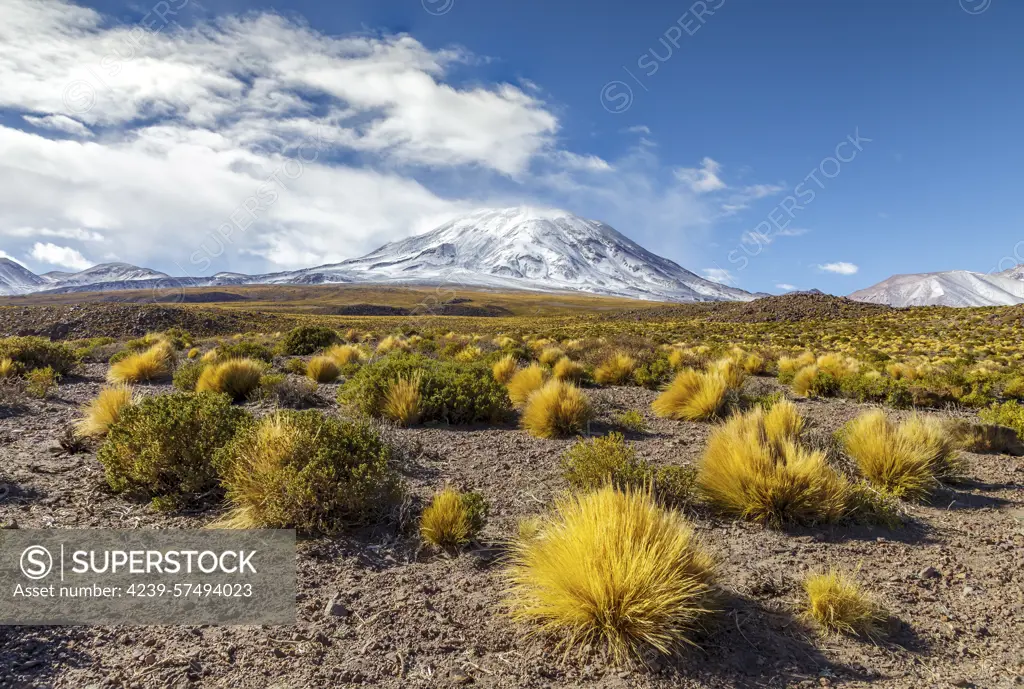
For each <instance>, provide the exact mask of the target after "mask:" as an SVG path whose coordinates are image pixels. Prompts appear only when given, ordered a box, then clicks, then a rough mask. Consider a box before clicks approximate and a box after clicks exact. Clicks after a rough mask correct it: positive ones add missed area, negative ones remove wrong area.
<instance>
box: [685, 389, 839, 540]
mask: <svg viewBox="0 0 1024 689" xmlns="http://www.w3.org/2000/svg"><path fill="white" fill-rule="evenodd" d="M801 431H802V422H801V421H799V420H798V415H797V414H796V411H795V409H793V408H792V403H790V402H780V403H778V404H776V405H775V406H774V407H773V408H772V409H771V410H770V411H768V412H766V411H764V410H763V409H762V408H760V407H757V408H755V409H753V410H752V411H750V412H748V413H746V414H742V415H735V416H733V417H732V418H730V419H729V420H728V421H726V422H725V423H724V424H723V425H721V426H719V427H718V428H716V429H715V430H714V431H713V432H712V433H711V437H710V438H709V439H708V443H707V448H706V449H705V451H704V456H703V458H702V459H701V462H700V467H699V472H698V475H697V482H698V486H699V488H700V490H701V492H702V493H703V494H704V496H705V498H706V499H707V500H708V502H709V503H711V504H712V505H714V506H715V507H717V508H718V509H719V510H721V511H723V512H725V513H727V514H732V515H735V516H737V517H741V518H743V519H747V520H750V521H754V522H758V523H762V524H768V525H770V526H781V525H783V524H789V523H815V522H827V521H832V520H835V519H838V518H839V517H841V516H842V515H843V513H844V511H845V509H846V503H847V487H848V483H847V481H846V480H845V479H844V478H843V477H842V476H841V475H840V474H839V473H837V472H836V471H835V470H834V469H833V468H832V467H831V466H830V465H829V463H828V461H827V460H826V457H825V454H824V453H822V452H817V451H814V450H809V449H807V448H805V447H803V446H802V445H801V444H800V433H801Z"/></svg>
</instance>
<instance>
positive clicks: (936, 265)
mask: <svg viewBox="0 0 1024 689" xmlns="http://www.w3.org/2000/svg"><path fill="white" fill-rule="evenodd" d="M166 2H167V5H165V7H171V8H175V9H176V13H175V14H173V15H168V14H166V12H165V13H163V15H164V16H163V18H161V17H157V16H154V14H153V10H154V5H153V4H150V3H149V2H148V0H147V1H146V2H143V3H140V2H132V3H125V2H121V1H113V0H110V1H108V0H103V1H99V0H96V1H93V2H84V1H82V2H78V3H74V4H72V3H68V2H64V1H63V0H38V2H36V0H30V1H29V0H11V2H10V3H5V7H6V9H3V10H0V14H3V13H8V14H11V16H5V17H2V19H4V22H3V23H4V24H5V25H6V26H7V31H9V32H11V35H9V36H2V35H0V39H4V40H0V43H4V44H8V49H9V50H12V51H13V50H17V51H18V52H17V55H16V56H15V57H16V58H17V59H19V60H21V62H22V64H21V67H20V69H19V73H20V74H21V75H22V76H21V77H20V79H22V80H19V81H15V82H13V85H14V87H13V88H11V89H8V90H7V91H8V93H7V94H6V95H4V94H0V154H2V155H0V160H2V161H6V162H0V176H2V177H0V179H4V180H5V184H4V185H3V186H4V188H5V189H6V190H7V191H6V196H5V195H4V192H0V203H2V204H3V206H4V210H2V211H0V250H2V251H3V252H4V254H5V255H9V256H12V257H14V258H16V259H17V260H20V261H22V262H24V263H25V264H26V265H28V266H29V267H30V268H32V269H34V270H39V271H42V270H50V269H55V268H61V269H67V268H72V267H76V266H78V265H81V264H83V263H89V262H95V261H100V260H108V259H111V258H118V259H121V260H127V261H131V262H136V263H142V264H147V265H150V266H152V267H155V268H159V269H163V270H166V271H168V272H173V273H181V272H188V273H190V274H202V272H203V271H211V272H215V271H217V270H244V271H262V270H272V269H284V268H290V267H299V266H300V265H309V264H313V263H322V262H326V261H329V260H338V259H340V258H345V257H349V256H352V255H357V254H360V253H365V251H367V250H369V249H372V248H374V247H375V246H376V245H379V244H381V243H383V241H385V240H389V239H395V238H398V237H400V236H403V235H405V234H408V233H409V232H412V231H420V230H424V229H428V228H429V227H430V226H431V223H433V222H435V221H437V220H439V219H444V218H446V217H450V216H451V215H453V214H457V213H459V212H464V211H465V210H468V209H469V208H471V207H476V206H479V205H491V204H506V203H537V204H545V205H554V206H559V207H564V208H567V209H569V210H572V211H574V212H576V213H578V214H580V215H584V216H588V217H597V218H600V219H603V220H606V221H608V222H610V223H611V224H612V225H614V226H615V227H616V228H617V229H619V230H620V231H622V232H624V233H625V234H627V235H629V236H631V237H632V238H634V239H635V240H637V241H638V242H640V243H641V244H643V245H645V246H647V247H648V248H650V249H651V250H653V251H655V252H657V253H661V254H663V255H665V256H668V257H669V258H672V259H674V260H676V261H678V262H679V263H681V264H682V265H684V266H685V267H687V268H689V269H691V270H694V271H695V272H698V273H702V274H706V275H709V276H712V277H715V278H717V279H721V280H728V281H730V282H731V283H732V284H735V285H737V286H739V287H742V288H744V289H748V290H752V291H756V290H761V291H770V292H780V291H783V290H784V289H787V288H786V287H779V286H780V285H788V286H793V287H797V288H801V289H805V288H811V287H818V288H820V289H823V290H825V291H829V292H833V293H837V294H846V293H849V292H851V291H853V290H855V289H859V288H862V287H866V286H868V285H870V284H873V283H875V282H877V281H879V280H882V279H884V278H886V277H888V276H889V275H892V274H894V273H910V272H925V271H933V270H947V269H953V268H962V269H970V270H978V271H989V270H992V269H993V268H996V267H997V266H998V267H1001V268H1008V267H1010V266H1011V264H1013V263H1015V262H1017V260H1016V259H1018V258H1019V260H1021V261H1024V244H1020V243H1021V242H1022V241H1024V204H1022V203H1021V202H1020V201H1019V200H1018V199H1019V185H1020V181H1021V175H1020V174H1019V173H1018V171H1017V165H1018V159H1019V157H1020V154H1021V152H1022V150H1024V146H1022V141H1021V134H1020V122H1022V121H1024V93H1022V90H1021V88H1020V78H1021V70H1022V68H1024V43H1022V42H1021V41H1020V39H1019V27H1021V26H1024V5H1021V4H1020V3H1015V2H1011V1H1010V0H961V1H958V0H933V1H927V2H926V1H924V0H905V1H902V2H889V1H885V2H883V1H881V0H879V1H877V2H874V1H853V0H850V1H840V0H833V1H831V2H765V1H760V2H758V1H755V0H707V1H706V2H703V3H700V2H699V3H696V4H690V3H687V2H683V3H663V2H646V3H616V2H605V1H604V0H595V1H593V2H588V3H582V2H575V1H573V2H568V1H567V2H561V3H551V2H540V1H534V0H523V1H520V2H515V3H494V2H482V1H480V0H477V1H475V2H471V1H470V0H423V1H422V2H420V0H415V1H411V0H396V1H394V2H379V1H370V0H350V1H347V2H345V3H324V2H314V1H313V0H292V1H291V2H284V1H279V2H274V3H270V2H239V1H235V0H202V2H201V3H200V0H166ZM8 4H9V5H10V6H9V7H8V6H7V5H8ZM12 13H15V14H12ZM157 14H161V13H159V12H158V13H157ZM268 18H270V20H269V21H268ZM225 22H228V24H225ZM232 22H233V23H232ZM140 24H141V25H145V26H147V27H149V31H150V33H148V34H144V35H143V34H138V33H132V31H133V30H136V31H137V30H138V27H139V26H140ZM3 31H4V29H0V33H2V32H3ZM15 34H16V35H15ZM133 35H134V36H142V38H140V39H137V42H136V45H135V47H134V48H133V49H132V50H131V51H130V54H126V53H125V52H123V51H122V50H121V49H119V48H117V47H116V46H117V45H118V44H119V42H120V44H125V43H124V41H125V37H126V36H127V37H129V38H130V37H131V36H133ZM403 36H405V37H406V38H403ZM408 41H411V43H408ZM14 42H18V43H19V45H17V46H14V45H11V44H12V43H14ZM125 45H126V44H125ZM111 46H115V47H111ZM0 50H3V49H0ZM33 51H34V52H33ZM112 51H113V54H114V55H115V56H116V57H115V58H114V59H113V60H111V59H110V58H111V54H112ZM381 55H383V56H384V57H380V56H381ZM311 56H312V57H311ZM353 56H355V57H353ZM396 56H397V57H396ZM0 57H3V56H0ZM239 61H242V62H241V64H245V65H247V66H248V67H247V68H246V70H243V71H245V74H244V75H243V76H238V75H239V74H241V72H240V69H239V67H238V64H240V62H239ZM246 61H248V62H246ZM2 62H3V60H0V63H2ZM15 64H18V63H17V62H15ZM83 64H85V65H89V64H93V65H94V69H92V70H91V71H84V72H83V71H82V68H81V65H83ZM41 65H46V67H42V66H41ZM396 65H397V67H396ZM289 66H294V69H295V70H296V71H297V72H299V71H301V73H302V74H303V79H302V80H300V81H301V83H295V80H293V79H291V78H290V77H287V75H286V72H287V69H289ZM321 67H322V69H323V71H322V74H321V72H320V71H319V70H320V68H321ZM115 68H116V69H115ZM115 72H116V73H115ZM232 74H233V75H236V77H237V80H236V82H235V83H230V80H228V79H226V78H221V77H222V75H223V76H224V77H227V76H230V75H232ZM282 74H285V76H282ZM0 77H2V78H4V83H5V84H8V83H12V81H11V80H12V79H14V78H15V75H13V74H11V75H0ZM321 77H322V78H321ZM341 79H355V80H358V81H359V88H358V90H357V91H353V90H352V89H351V88H349V87H348V86H347V85H346V86H344V87H343V88H342V87H339V86H338V80H341ZM29 80H31V83H30V81H29ZM239 83H240V84H242V85H243V87H244V88H242V89H239ZM264 83H272V87H268V88H267V92H268V93H272V96H271V97H270V98H262V95H265V94H262V93H261V94H260V95H261V98H260V99H258V100H257V99H255V98H253V97H252V93H253V91H255V90H256V89H255V87H256V86H257V85H260V84H264ZM374 84H380V85H382V88H384V90H385V91H387V92H388V96H387V97H386V98H377V96H376V95H375V93H374V92H373V91H372V88H373V86H372V85H374ZM161 85H164V86H166V88H163V87H161ZM385 85H386V86H385ZM366 89H370V91H369V92H367V91H366ZM243 91H244V92H245V94H244V98H243ZM339 94H341V95H339ZM293 101H294V102H293ZM286 102H287V107H286V106H285V105H282V104H283V103H286ZM296 103H298V105H296ZM353 103H355V104H356V105H355V106H353V105H352V104H353ZM396 103H397V105H396ZM286 111H287V112H286ZM296 113H300V114H301V117H299V116H298V115H296ZM382 113H384V114H383V115H382ZM318 117H319V118H321V119H322V120H323V121H326V122H329V127H328V129H327V130H326V134H325V133H324V131H325V130H323V129H320V130H319V131H318V132H314V131H313V130H311V129H309V127H310V126H312V125H311V124H310V123H312V122H316V121H318V120H317V118H318ZM26 118H28V119H26ZM424 121H426V122H429V125H424V126H421V124H420V123H421V122H424ZM317 126H318V127H319V125H317ZM310 137H313V139H311V138H310ZM310 140H315V141H316V142H317V143H316V144H315V146H316V154H315V156H316V160H315V161H311V162H309V163H308V168H307V169H305V170H304V171H303V173H302V174H301V176H300V177H298V178H297V180H296V181H295V182H294V183H293V184H292V183H290V184H288V185H282V186H280V187H279V191H280V198H279V199H275V201H274V204H273V208H269V210H268V211H267V212H266V213H262V212H261V216H260V217H259V218H258V220H257V222H256V223H255V224H253V225H252V227H251V229H250V228H246V229H245V230H244V231H238V232H234V233H233V234H232V236H231V237H230V239H229V241H228V242H227V244H228V245H227V246H226V247H224V248H223V250H221V249H216V250H215V249H213V247H214V244H212V243H211V242H210V241H209V240H208V239H205V238H204V234H208V233H209V232H210V231H211V230H213V229H215V228H217V227H221V226H223V224H224V223H223V219H224V218H223V216H225V215H227V216H229V217H230V216H231V214H232V208H234V207H235V206H237V205H238V204H239V203H241V202H242V200H243V199H244V198H246V197H247V195H248V194H249V192H247V191H246V189H248V188H249V187H247V183H250V182H252V181H253V180H255V181H256V182H257V183H258V182H259V181H260V180H261V179H265V175H264V172H266V171H268V170H274V169H276V167H280V165H279V164H280V163H281V161H282V160H286V159H287V157H288V156H292V157H294V156H295V155H296V153H295V152H296V151H298V150H300V149H301V146H302V145H304V144H305V145H307V146H308V145H309V143H308V142H309V141H310ZM844 141H846V142H850V141H856V142H857V145H856V146H855V145H853V144H851V143H847V144H844V145H842V147H840V148H839V149H838V151H837V146H840V144H842V142H844ZM268 142H270V143H268ZM837 155H838V156H839V157H841V158H842V159H843V160H844V161H845V162H841V161H838V159H837V158H836V156H837ZM23 160H24V161H25V162H22V161H23ZM247 165H248V166H250V167H246V166H247ZM220 166H223V168H222V167H220ZM812 173H814V174H815V177H814V178H811V179H808V175H809V174H812ZM240 175H241V176H242V178H240V177H239V176H240ZM246 175H248V177H245V176H246ZM142 180H145V184H144V185H143V181H142ZM162 180H163V181H162ZM800 184H803V185H804V186H803V187H798V185H800ZM137 185H138V186H137ZM1011 185H1012V186H1013V188H1012V189H1011ZM249 186H252V185H251V184H249ZM808 189H809V190H812V191H813V192H814V193H813V199H810V198H809V197H808V195H807V190H808ZM37 196H38V198H37ZM787 197H793V198H795V199H797V205H796V206H794V205H793V203H792V202H789V203H788V204H787V201H786V198H787ZM64 199H70V201H67V202H65V201H64ZM787 207H789V209H790V211H791V213H787V212H786V211H785V210H784V209H785V208H787ZM773 220H775V221H776V224H773V223H772V221H773ZM751 232H753V233H755V234H754V235H751V234H750V233H751ZM4 234H6V235H7V236H4ZM222 243H223V242H222ZM1018 244H1019V246H1018ZM197 255H198V256H199V260H197V258H196V257H197ZM854 267H856V272H854Z"/></svg>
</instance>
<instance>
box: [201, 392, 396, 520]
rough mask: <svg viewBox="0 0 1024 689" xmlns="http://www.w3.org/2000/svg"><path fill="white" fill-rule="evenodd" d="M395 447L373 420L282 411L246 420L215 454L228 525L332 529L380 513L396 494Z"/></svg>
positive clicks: (369, 518) (386, 507) (371, 518)
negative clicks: (228, 505)
mask: <svg viewBox="0 0 1024 689" xmlns="http://www.w3.org/2000/svg"><path fill="white" fill-rule="evenodd" d="M393 456H394V450H393V448H392V446H391V445H390V444H388V442H387V441H386V440H385V439H384V438H383V437H382V436H381V434H380V431H379V430H378V429H377V427H375V426H374V425H373V424H370V423H366V422H351V421H342V420H340V419H338V418H336V417H333V416H326V415H324V414H321V413H320V412H317V411H284V412H278V413H277V414H274V415H271V416H267V417H264V418H263V419H261V420H260V421H259V422H257V423H253V424H248V425H247V426H246V427H245V428H243V429H242V430H241V431H239V433H238V434H237V436H236V437H235V438H234V439H233V440H232V441H231V442H230V443H229V444H227V445H226V446H225V447H224V448H222V449H221V450H220V452H218V453H217V459H216V464H217V466H219V467H220V468H221V470H222V473H223V485H224V488H225V489H226V490H227V497H228V500H229V501H230V503H231V504H232V506H233V509H232V511H231V512H230V513H229V515H228V516H227V517H226V518H225V519H224V520H223V521H222V522H221V523H220V524H219V525H220V526H226V527H230V528H296V529H300V530H302V531H306V532H317V533H335V532H337V531H339V530H341V529H342V528H344V527H346V526H349V525H354V524H359V523H364V522H368V521H371V520H373V519H375V518H377V517H379V516H381V515H382V514H383V513H384V512H385V511H386V510H387V509H388V508H389V507H390V506H391V505H392V504H393V503H394V501H395V499H396V498H397V497H398V496H399V495H400V484H399V480H398V476H397V474H396V473H395V471H394V469H393V468H392V466H391V465H392V462H393Z"/></svg>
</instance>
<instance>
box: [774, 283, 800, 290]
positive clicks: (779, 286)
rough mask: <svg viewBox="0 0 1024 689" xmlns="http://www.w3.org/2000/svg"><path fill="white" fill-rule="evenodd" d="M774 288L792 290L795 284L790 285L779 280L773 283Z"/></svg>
mask: <svg viewBox="0 0 1024 689" xmlns="http://www.w3.org/2000/svg"><path fill="white" fill-rule="evenodd" d="M775 288H776V289H781V290H783V291H785V292H792V291H793V290H795V289H796V285H790V284H789V283H786V282H780V283H779V284H777V285H775Z"/></svg>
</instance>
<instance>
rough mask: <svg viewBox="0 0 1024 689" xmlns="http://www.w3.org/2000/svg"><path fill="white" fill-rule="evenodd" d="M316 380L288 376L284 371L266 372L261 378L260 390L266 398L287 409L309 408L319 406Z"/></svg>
mask: <svg viewBox="0 0 1024 689" xmlns="http://www.w3.org/2000/svg"><path fill="white" fill-rule="evenodd" d="M318 389H319V388H318V386H317V384H316V382H314V381H312V380H310V379H308V378H299V377H297V376H287V375H284V374H283V373H264V374H263V376H262V377H261V378H260V390H261V391H262V394H263V397H264V398H265V399H270V400H273V401H274V403H275V404H277V406H279V407H283V408H286V409H308V408H310V407H316V406H319V404H320V402H321V400H320V396H319V395H318V394H317V390H318Z"/></svg>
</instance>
